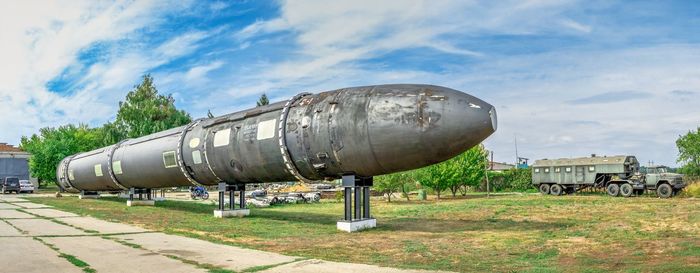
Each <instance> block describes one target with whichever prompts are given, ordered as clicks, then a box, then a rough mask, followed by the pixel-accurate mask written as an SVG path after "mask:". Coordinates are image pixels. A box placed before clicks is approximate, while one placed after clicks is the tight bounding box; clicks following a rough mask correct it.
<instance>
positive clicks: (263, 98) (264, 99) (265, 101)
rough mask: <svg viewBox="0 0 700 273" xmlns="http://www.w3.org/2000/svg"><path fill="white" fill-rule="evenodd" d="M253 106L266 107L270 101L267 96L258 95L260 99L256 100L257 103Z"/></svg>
mask: <svg viewBox="0 0 700 273" xmlns="http://www.w3.org/2000/svg"><path fill="white" fill-rule="evenodd" d="M255 104H256V105H258V106H263V105H268V104H270V100H268V99H267V95H265V93H263V94H262V95H260V99H258V101H257V102H256V103H255Z"/></svg>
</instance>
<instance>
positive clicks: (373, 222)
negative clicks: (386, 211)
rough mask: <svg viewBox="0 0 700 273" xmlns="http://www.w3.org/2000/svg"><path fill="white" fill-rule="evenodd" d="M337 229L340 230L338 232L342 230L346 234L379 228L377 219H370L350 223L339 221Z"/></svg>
mask: <svg viewBox="0 0 700 273" xmlns="http://www.w3.org/2000/svg"><path fill="white" fill-rule="evenodd" d="M336 227H337V228H338V230H342V231H345V232H355V231H360V230H363V229H370V228H375V227H377V219H374V218H370V219H362V220H354V221H350V222H346V221H338V224H337V226H336Z"/></svg>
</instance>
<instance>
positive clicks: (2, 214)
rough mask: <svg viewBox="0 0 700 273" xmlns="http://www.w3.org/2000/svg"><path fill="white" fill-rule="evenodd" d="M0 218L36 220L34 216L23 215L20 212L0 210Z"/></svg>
mask: <svg viewBox="0 0 700 273" xmlns="http://www.w3.org/2000/svg"><path fill="white" fill-rule="evenodd" d="M0 218H2V219H26V218H36V216H34V215H31V214H29V213H24V212H21V211H16V210H10V209H3V210H0Z"/></svg>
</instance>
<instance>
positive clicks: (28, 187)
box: [19, 180, 34, 193]
mask: <svg viewBox="0 0 700 273" xmlns="http://www.w3.org/2000/svg"><path fill="white" fill-rule="evenodd" d="M19 192H28V193H34V184H33V183H32V182H29V180H20V181H19Z"/></svg>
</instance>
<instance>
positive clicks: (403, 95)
mask: <svg viewBox="0 0 700 273" xmlns="http://www.w3.org/2000/svg"><path fill="white" fill-rule="evenodd" d="M375 92H376V93H375V96H373V97H372V99H371V102H370V105H369V107H368V110H369V112H368V121H369V122H368V126H369V137H370V143H371V146H372V150H373V153H374V155H375V158H376V160H377V163H378V164H379V165H380V166H381V167H382V169H383V172H384V173H391V172H397V171H403V170H410V169H415V168H420V167H423V166H427V165H431V164H434V163H438V162H441V161H444V160H447V159H450V158H452V157H454V156H456V155H458V154H460V153H462V152H464V151H466V150H468V149H470V148H471V147H474V146H476V145H478V144H479V143H481V142H482V141H483V140H484V139H486V138H487V137H488V136H490V135H491V134H492V133H494V132H495V131H496V128H497V117H496V110H495V108H494V107H493V106H492V105H490V104H488V103H486V102H485V101H483V100H481V99H478V98H476V97H474V96H471V95H469V94H466V93H463V92H460V91H457V90H454V89H449V88H445V87H440V86H432V85H392V86H382V87H381V88H378V90H375Z"/></svg>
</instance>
